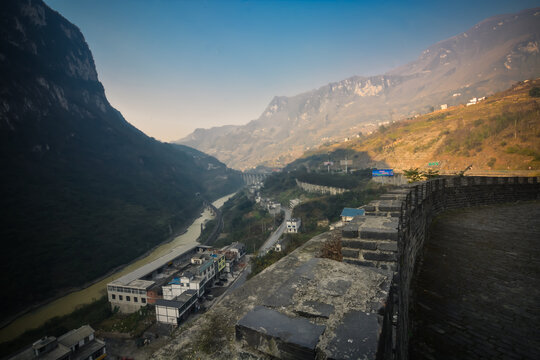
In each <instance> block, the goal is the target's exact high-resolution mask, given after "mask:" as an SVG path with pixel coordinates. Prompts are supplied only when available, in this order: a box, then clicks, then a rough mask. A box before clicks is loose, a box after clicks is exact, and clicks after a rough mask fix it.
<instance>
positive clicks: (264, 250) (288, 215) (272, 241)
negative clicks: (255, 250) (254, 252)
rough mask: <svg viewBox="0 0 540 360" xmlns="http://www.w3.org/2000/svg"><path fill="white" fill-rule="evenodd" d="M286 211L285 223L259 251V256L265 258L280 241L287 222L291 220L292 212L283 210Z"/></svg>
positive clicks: (287, 209)
mask: <svg viewBox="0 0 540 360" xmlns="http://www.w3.org/2000/svg"><path fill="white" fill-rule="evenodd" d="M283 210H284V211H285V217H284V218H283V222H282V223H281V225H279V227H278V228H277V229H276V231H274V232H273V233H272V234H271V235H270V236H269V237H268V239H266V241H265V242H264V244H262V246H261V248H260V249H259V256H263V255H264V254H266V253H267V252H268V251H270V249H272V247H273V246H274V245H275V243H276V242H277V241H278V240H279V238H280V236H281V234H283V232H284V231H285V229H286V227H287V220H289V219H290V218H291V210H290V209H289V208H283Z"/></svg>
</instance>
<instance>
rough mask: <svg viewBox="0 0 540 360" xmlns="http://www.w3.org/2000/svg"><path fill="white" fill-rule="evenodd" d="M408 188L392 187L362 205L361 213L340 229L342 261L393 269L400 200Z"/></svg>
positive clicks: (396, 249) (396, 250)
mask: <svg viewBox="0 0 540 360" xmlns="http://www.w3.org/2000/svg"><path fill="white" fill-rule="evenodd" d="M408 191H409V190H408V189H406V188H404V189H395V190H391V191H390V192H388V193H386V194H384V195H382V196H381V197H380V199H379V200H375V201H372V202H370V203H369V204H367V205H365V206H364V209H365V211H366V213H365V216H357V217H355V218H354V219H353V220H352V221H351V222H350V223H349V224H347V225H345V226H344V227H343V229H342V232H341V234H342V239H341V246H342V250H341V253H342V255H343V261H344V262H347V263H350V264H355V265H359V266H369V267H376V268H379V269H383V270H391V271H395V270H396V262H397V252H398V246H397V240H398V231H397V228H398V223H399V215H400V212H401V202H402V200H403V199H404V198H405V196H406V195H407V192H408Z"/></svg>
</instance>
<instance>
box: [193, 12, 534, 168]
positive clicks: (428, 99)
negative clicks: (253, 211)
mask: <svg viewBox="0 0 540 360" xmlns="http://www.w3.org/2000/svg"><path fill="white" fill-rule="evenodd" d="M539 44H540V8H536V9H528V10H524V11H521V12H519V13H517V14H507V15H499V16H495V17H492V18H489V19H486V20H484V21H482V22H481V23H479V24H477V25H476V26H474V27H472V28H471V29H469V30H467V31H466V32H465V33H462V34H459V35H457V36H454V37H452V38H449V39H446V40H443V41H440V42H438V43H436V44H434V45H432V46H430V47H429V48H427V49H426V50H425V51H424V52H423V53H422V54H420V56H419V57H418V59H417V60H415V61H413V62H411V63H409V64H405V65H403V66H401V67H398V68H396V69H394V70H392V71H389V72H387V73H385V74H383V75H377V76H370V77H360V76H352V77H349V78H347V79H344V80H341V81H337V82H332V83H330V84H327V85H324V86H322V87H320V88H318V89H316V90H311V91H308V92H305V93H302V94H299V95H295V96H291V97H282V96H281V97H274V99H272V101H271V102H270V104H269V105H268V106H267V108H266V109H265V110H264V112H263V113H262V115H261V116H260V117H259V118H258V119H257V120H255V121H252V122H250V123H249V124H247V125H244V126H235V127H234V130H233V128H229V129H228V131H227V132H224V131H220V133H219V134H218V132H216V131H215V130H213V129H211V130H204V131H198V132H197V137H198V140H197V141H190V142H189V143H188V142H185V143H186V144H189V145H191V146H194V147H196V148H198V149H200V150H202V151H205V152H208V153H210V154H214V155H215V156H217V157H218V158H219V159H220V160H222V161H224V162H225V163H226V164H228V165H229V166H233V167H237V168H242V169H244V168H250V167H254V166H256V165H260V164H262V165H268V166H283V165H284V164H285V163H287V162H289V161H292V160H294V159H295V158H296V157H298V156H300V155H301V154H303V152H304V151H305V150H306V149H307V148H312V147H313V146H318V145H320V144H322V143H327V142H329V141H341V140H343V138H349V137H354V136H356V135H357V134H358V133H359V132H368V131H371V130H373V129H374V128H376V127H377V126H378V124H381V123H386V122H392V121H397V120H400V119H403V118H406V117H410V116H414V115H416V114H419V113H425V112H427V111H428V110H429V109H431V108H432V107H438V106H439V104H448V105H456V104H458V103H464V102H466V100H468V99H470V98H472V97H476V96H485V95H489V94H492V93H494V92H496V91H500V90H503V89H505V88H508V87H509V86H510V85H511V84H512V83H514V82H515V81H518V80H524V79H527V78H535V77H537V76H538V75H540V55H539Z"/></svg>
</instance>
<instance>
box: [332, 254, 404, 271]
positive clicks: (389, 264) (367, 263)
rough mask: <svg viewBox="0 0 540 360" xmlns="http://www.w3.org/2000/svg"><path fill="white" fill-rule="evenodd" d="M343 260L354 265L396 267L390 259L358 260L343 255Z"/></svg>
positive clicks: (385, 268) (382, 267)
mask: <svg viewBox="0 0 540 360" xmlns="http://www.w3.org/2000/svg"><path fill="white" fill-rule="evenodd" d="M343 262H345V263H347V264H352V265H356V266H367V267H372V268H379V269H382V270H391V271H396V269H397V264H396V263H395V262H392V261H370V260H360V259H354V258H347V257H343Z"/></svg>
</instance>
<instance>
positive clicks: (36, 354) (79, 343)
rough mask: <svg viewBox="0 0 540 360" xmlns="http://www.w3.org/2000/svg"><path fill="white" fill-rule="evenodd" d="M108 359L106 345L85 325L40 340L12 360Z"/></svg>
mask: <svg viewBox="0 0 540 360" xmlns="http://www.w3.org/2000/svg"><path fill="white" fill-rule="evenodd" d="M105 357H107V351H106V348H105V343H104V342H103V341H101V340H99V339H96V338H95V336H94V329H92V327H91V326H89V325H83V326H81V327H80V328H78V329H75V330H71V331H69V332H68V333H66V334H64V335H62V336H60V337H59V338H58V339H57V338H56V337H54V336H47V337H44V338H42V339H39V340H38V341H36V342H35V343H33V344H32V346H31V347H29V348H27V349H24V350H23V351H21V352H20V353H18V354H17V355H15V356H13V357H11V358H9V359H10V360H34V359H39V360H102V359H104V358H105Z"/></svg>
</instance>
